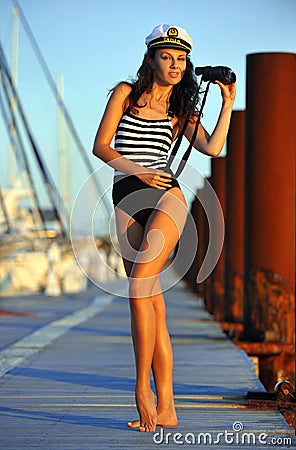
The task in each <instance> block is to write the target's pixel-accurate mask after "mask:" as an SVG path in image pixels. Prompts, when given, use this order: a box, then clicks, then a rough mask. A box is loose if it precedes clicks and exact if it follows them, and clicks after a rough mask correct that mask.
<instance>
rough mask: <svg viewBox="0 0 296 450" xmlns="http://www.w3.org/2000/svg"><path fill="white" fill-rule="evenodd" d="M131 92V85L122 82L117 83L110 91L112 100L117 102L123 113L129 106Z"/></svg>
mask: <svg viewBox="0 0 296 450" xmlns="http://www.w3.org/2000/svg"><path fill="white" fill-rule="evenodd" d="M131 91H132V85H131V84H129V83H127V82H125V81H122V82H120V83H118V84H117V85H116V86H115V87H114V88H113V89H112V97H113V99H114V100H116V101H119V102H120V103H121V104H122V105H123V111H125V110H126V109H127V108H128V106H129V103H130V101H129V96H130V93H131Z"/></svg>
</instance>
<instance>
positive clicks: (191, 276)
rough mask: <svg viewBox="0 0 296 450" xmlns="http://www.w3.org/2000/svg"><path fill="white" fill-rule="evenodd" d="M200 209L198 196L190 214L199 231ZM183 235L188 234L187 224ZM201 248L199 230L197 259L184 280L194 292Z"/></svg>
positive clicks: (193, 202)
mask: <svg viewBox="0 0 296 450" xmlns="http://www.w3.org/2000/svg"><path fill="white" fill-rule="evenodd" d="M197 192H198V191H197ZM198 208H199V201H198V196H197V197H196V196H195V197H194V199H193V200H192V203H191V208H190V213H189V214H190V215H191V216H192V218H193V221H194V223H195V226H196V228H197V229H198V223H197V220H198V218H197V216H198ZM183 233H187V223H186V225H185V229H184V232H183ZM188 245H190V242H188ZM199 247H200V236H199V230H198V248H197V252H196V254H195V257H194V260H193V262H192V264H191V266H190V267H189V268H188V271H187V272H186V274H185V275H184V280H185V281H186V282H187V284H188V286H189V287H190V289H192V290H193V291H194V292H196V290H197V285H196V276H197V270H198V267H197V265H198V264H197V259H198V252H199Z"/></svg>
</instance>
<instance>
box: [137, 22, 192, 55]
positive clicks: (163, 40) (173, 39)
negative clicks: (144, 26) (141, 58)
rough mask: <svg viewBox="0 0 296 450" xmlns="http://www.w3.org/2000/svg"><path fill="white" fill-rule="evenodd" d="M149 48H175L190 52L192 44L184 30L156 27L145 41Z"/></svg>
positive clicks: (176, 27) (171, 27) (174, 27)
mask: <svg viewBox="0 0 296 450" xmlns="http://www.w3.org/2000/svg"><path fill="white" fill-rule="evenodd" d="M145 44H146V45H147V47H148V49H149V48H177V49H182V50H185V51H186V52H187V53H189V52H191V50H192V47H193V42H192V39H191V37H190V36H189V34H188V33H187V31H186V30H185V29H184V28H181V27H178V26H176V25H165V24H162V25H158V26H157V27H155V28H154V29H153V31H152V33H151V34H149V35H148V36H147V37H146V39H145Z"/></svg>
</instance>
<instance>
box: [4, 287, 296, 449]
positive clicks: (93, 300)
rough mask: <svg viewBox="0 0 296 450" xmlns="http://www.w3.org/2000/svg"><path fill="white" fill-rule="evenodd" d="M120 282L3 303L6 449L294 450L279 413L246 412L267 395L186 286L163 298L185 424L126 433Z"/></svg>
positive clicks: (128, 403) (127, 384) (125, 327)
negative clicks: (248, 398) (254, 393)
mask: <svg viewBox="0 0 296 450" xmlns="http://www.w3.org/2000/svg"><path fill="white" fill-rule="evenodd" d="M116 283H117V282H114V284H113V286H112V289H111V291H112V294H108V292H104V291H100V290H98V289H95V288H91V289H90V290H89V291H88V292H87V293H83V294H77V295H73V296H62V297H60V298H48V297H44V296H41V295H35V296H27V297H22V298H17V297H15V298H7V299H5V298H4V299H1V300H0V310H2V314H1V313H0V346H1V352H0V374H1V376H0V387H1V391H0V420H1V432H0V448H1V449H5V450H8V449H13V450H16V449H25V448H28V449H32V448H36V449H42V450H43V449H52V450H53V449H64V450H65V449H75V450H81V449H87V450H93V449H102V450H105V449H107V448H112V449H117V450H124V449H137V450H139V449H141V450H145V449H147V450H148V449H149V450H150V449H154V448H157V447H164V448H172V449H173V448H180V445H181V446H182V448H195V447H196V448H202V449H206V448H211V447H213V446H214V447H217V448H221V449H226V448H229V449H241V448H249V449H253V450H254V449H266V448H270V447H273V448H295V446H296V441H295V436H294V430H293V429H291V428H290V427H289V426H288V425H287V423H286V421H285V420H284V418H283V417H282V415H281V414H280V413H279V412H277V411H256V410H250V409H246V405H245V401H244V396H245V395H246V393H247V392H248V391H249V390H259V391H260V390H261V391H262V390H263V387H262V386H261V383H260V382H259V380H258V379H257V378H256V376H255V374H254V371H253V367H252V363H251V361H250V360H249V359H248V358H247V356H246V355H245V353H244V352H242V351H240V350H238V349H237V348H236V347H235V346H234V345H233V344H232V343H231V341H229V340H228V338H227V337H226V336H225V335H224V333H223V332H222V331H221V329H220V327H219V325H218V324H217V323H216V322H214V321H213V320H212V317H211V316H210V315H209V314H208V313H207V312H206V311H205V310H204V307H203V302H202V300H200V299H198V298H197V297H196V296H194V295H193V294H192V293H190V292H189V291H188V290H187V288H186V287H185V286H184V285H183V284H182V283H179V284H177V285H176V286H174V287H173V288H171V289H170V290H168V291H167V292H166V294H165V298H166V302H167V308H168V325H169V330H170V334H171V337H172V342H173V350H174V355H175V368H174V382H175V384H174V391H175V398H176V407H177V412H178V417H179V425H178V427H177V428H175V429H173V428H171V429H161V428H160V429H157V432H156V433H139V432H138V431H137V430H130V429H128V428H127V426H126V423H127V421H129V420H131V419H134V418H136V416H137V413H136V408H135V403H134V394H133V391H134V376H135V371H134V359H133V351H132V345H131V337H130V330H129V309H128V302H127V299H126V298H125V296H124V292H125V289H124V288H123V287H122V284H121V283H119V282H118V286H117V284H116ZM114 290H115V291H116V290H117V293H118V295H114ZM107 291H108V289H107ZM4 312H5V313H4ZM267 446H268V447H267Z"/></svg>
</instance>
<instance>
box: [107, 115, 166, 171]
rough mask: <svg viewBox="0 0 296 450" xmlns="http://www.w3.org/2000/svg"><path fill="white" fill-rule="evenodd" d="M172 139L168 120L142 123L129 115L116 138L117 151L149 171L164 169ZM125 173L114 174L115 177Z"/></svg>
mask: <svg viewBox="0 0 296 450" xmlns="http://www.w3.org/2000/svg"><path fill="white" fill-rule="evenodd" d="M172 138H173V128H172V123H171V121H170V120H169V119H157V120H151V119H142V118H140V117H136V116H134V115H132V114H130V112H129V111H128V112H126V113H125V114H124V115H123V116H122V119H121V121H120V123H119V125H118V128H117V130H116V134H115V149H116V151H117V152H118V153H120V154H121V155H122V156H124V157H126V158H128V159H130V160H131V161H133V162H135V163H137V164H140V165H141V166H144V167H149V168H150V169H164V168H165V166H166V163H167V155H168V152H169V150H170V148H171V144H172ZM120 174H122V172H119V171H117V170H115V173H114V175H120Z"/></svg>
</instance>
